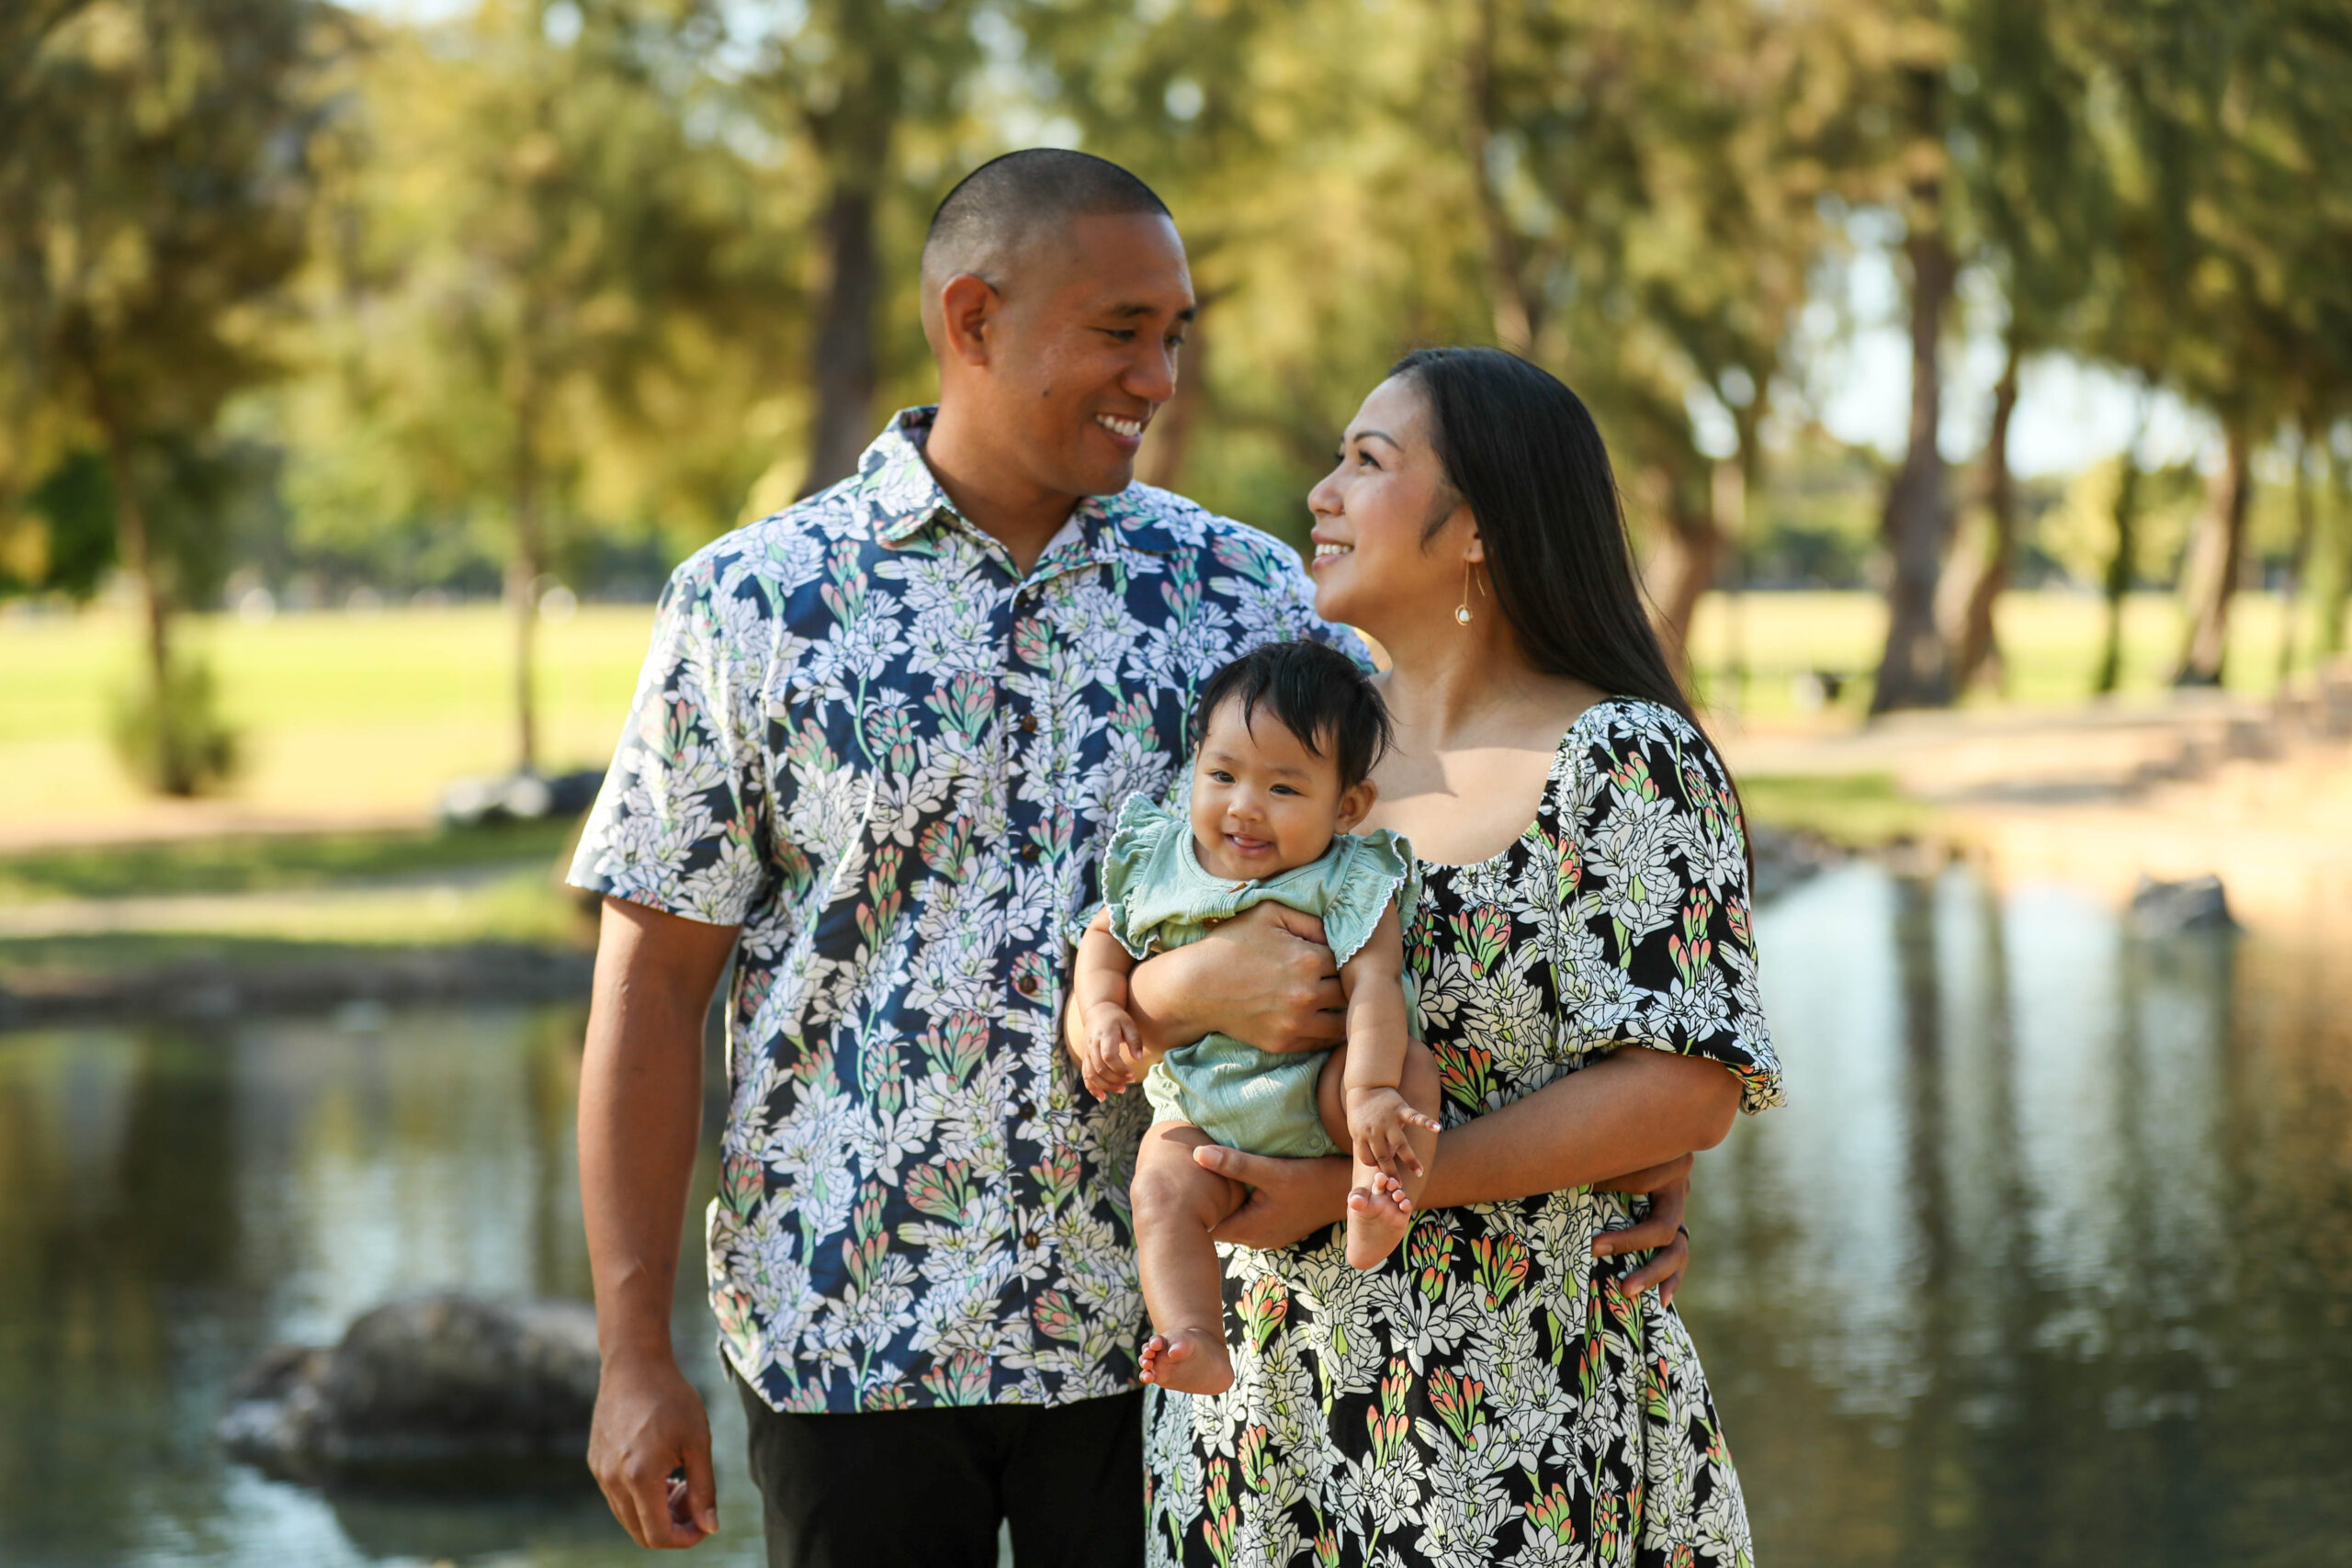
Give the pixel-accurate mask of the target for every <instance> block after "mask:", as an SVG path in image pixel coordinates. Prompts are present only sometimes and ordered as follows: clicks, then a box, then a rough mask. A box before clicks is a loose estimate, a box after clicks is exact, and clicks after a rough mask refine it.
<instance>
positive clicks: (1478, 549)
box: [1462, 524, 1487, 566]
mask: <svg viewBox="0 0 2352 1568" xmlns="http://www.w3.org/2000/svg"><path fill="white" fill-rule="evenodd" d="M1462 558H1463V559H1464V560H1466V561H1470V562H1473V563H1475V564H1476V565H1478V566H1484V565H1486V564H1487V536H1485V535H1484V534H1481V533H1480V532H1478V529H1477V525H1476V524H1473V525H1471V528H1470V543H1469V546H1468V547H1466V548H1465V549H1464V550H1463V552H1462Z"/></svg>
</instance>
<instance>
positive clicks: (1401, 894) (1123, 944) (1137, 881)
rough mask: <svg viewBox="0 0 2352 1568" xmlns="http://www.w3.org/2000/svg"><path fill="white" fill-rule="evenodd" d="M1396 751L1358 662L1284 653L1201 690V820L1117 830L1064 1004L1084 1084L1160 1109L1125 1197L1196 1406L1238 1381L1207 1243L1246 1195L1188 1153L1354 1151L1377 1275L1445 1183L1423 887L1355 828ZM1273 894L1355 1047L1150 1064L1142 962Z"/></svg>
mask: <svg viewBox="0 0 2352 1568" xmlns="http://www.w3.org/2000/svg"><path fill="white" fill-rule="evenodd" d="M1387 745H1388V713H1387V709H1386V708H1385V707H1384V706H1383V705H1382V704H1381V701H1380V694H1379V693H1377V692H1375V691H1374V689H1373V686H1372V682H1371V681H1370V679H1369V678H1368V677H1366V676H1365V675H1364V673H1363V671H1360V670H1358V669H1357V668H1356V666H1355V664H1354V663H1353V662H1352V661H1351V660H1349V659H1348V657H1347V656H1346V655H1345V654H1342V653H1340V652H1338V651H1337V650H1335V649H1329V648H1325V647H1323V646H1322V645H1320V644H1317V643H1310V642H1289V643H1277V644H1274V645H1272V646H1271V647H1267V648H1261V649H1258V650H1257V651H1256V652H1254V653H1251V654H1249V655H1246V656H1245V657H1243V658H1241V659H1238V660H1234V661H1233V662H1232V663H1231V664H1228V665H1227V666H1226V667H1225V668H1224V669H1223V670H1220V671H1217V673H1216V674H1215V675H1214V676H1212V677H1210V679H1209V682H1208V684H1207V685H1206V686H1205V687H1204V688H1203V690H1202V692H1201V694H1200V701H1199V705H1198V706H1197V708H1196V709H1195V712H1194V717H1193V777H1192V801H1191V808H1190V811H1189V814H1188V815H1187V816H1183V817H1180V816H1177V815H1176V814H1174V813H1173V812H1170V811H1167V810H1163V809H1161V808H1160V807H1157V806H1155V805H1153V804H1152V803H1151V802H1150V801H1148V800H1147V799H1146V798H1144V797H1143V796H1141V795H1137V796H1136V797H1135V798H1133V799H1131V800H1129V801H1128V802H1127V804H1126V808H1125V810H1124V811H1123V812H1121V813H1120V817H1119V825H1118V829H1117V831H1116V832H1115V833H1114V835H1113V836H1112V839H1111V846H1110V851H1109V854H1108V858H1107V861H1106V863H1105V864H1104V867H1103V910H1102V912H1101V913H1099V914H1098V915H1096V916H1095V918H1094V919H1093V922H1092V923H1091V924H1090V925H1089V926H1088V927H1087V929H1086V934H1085V936H1084V938H1083V939H1082V940H1081V941H1080V942H1079V948H1078V963H1077V972H1076V974H1075V976H1073V978H1072V984H1071V989H1070V1005H1071V1006H1072V1007H1075V1008H1077V1009H1078V1010H1079V1023H1080V1032H1081V1036H1082V1042H1083V1043H1082V1044H1081V1045H1080V1049H1079V1052H1078V1055H1079V1066H1080V1072H1081V1074H1082V1075H1083V1076H1084V1077H1085V1079H1086V1086H1087V1088H1088V1089H1090V1090H1091V1091H1092V1092H1093V1093H1094V1094H1096V1095H1097V1096H1108V1095H1111V1094H1114V1093H1117V1092H1118V1091H1119V1090H1121V1089H1125V1088H1126V1087H1127V1086H1128V1085H1130V1084H1132V1083H1134V1082H1135V1081H1136V1079H1137V1077H1141V1078H1142V1080H1143V1085H1144V1094H1145V1097H1146V1098H1147V1099H1148V1100H1149V1101H1150V1103H1151V1108H1152V1112H1153V1118H1154V1120H1153V1122H1152V1127H1151V1131H1150V1132H1149V1134H1147V1135H1146V1136H1145V1138H1144V1143H1143V1149H1142V1152H1141V1153H1140V1154H1139V1155H1138V1156H1137V1157H1136V1176H1135V1182H1134V1185H1133V1187H1132V1189H1131V1195H1132V1197H1133V1200H1134V1204H1135V1224H1136V1257H1137V1261H1138V1264H1139V1267H1140V1268H1141V1270H1142V1274H1143V1294H1144V1304H1145V1305H1146V1306H1148V1308H1149V1309H1150V1311H1151V1322H1152V1327H1153V1330H1154V1333H1153V1335H1152V1337H1151V1339H1150V1341H1149V1342H1148V1344H1146V1345H1145V1347H1144V1351H1143V1372H1142V1376H1143V1380H1144V1381H1145V1382H1156V1383H1159V1385H1160V1386H1162V1387H1163V1388H1170V1389H1176V1390H1179V1391H1182V1392H1183V1393H1219V1392H1222V1391H1223V1390H1225V1389H1227V1388H1230V1387H1231V1386H1232V1385H1233V1361H1232V1358H1231V1357H1230V1355H1228V1354H1227V1350H1226V1346H1225V1336H1224V1333H1223V1322H1224V1316H1225V1300H1224V1289H1223V1282H1222V1280H1221V1279H1220V1277H1219V1271H1218V1267H1217V1260H1216V1248H1215V1247H1213V1246H1212V1245H1211V1243H1210V1241H1209V1232H1210V1230H1211V1229H1212V1228H1213V1227H1215V1226H1216V1224H1218V1223H1219V1222H1220V1221H1222V1220H1224V1219H1225V1218H1226V1217H1227V1215H1229V1214H1231V1213H1233V1212H1234V1210H1236V1209H1237V1208H1238V1207H1240V1205H1241V1203H1242V1201H1243V1200H1244V1199H1245V1198H1247V1197H1248V1195H1249V1190H1248V1189H1247V1188H1246V1187H1244V1186H1243V1185H1242V1184H1241V1183H1239V1182H1238V1181H1235V1180H1232V1179H1229V1178H1227V1177H1224V1176H1219V1175H1217V1174H1216V1172H1214V1171H1211V1170H1207V1169H1204V1168H1202V1167H1201V1166H1199V1165H1198V1164H1196V1163H1194V1161H1193V1150H1195V1149H1197V1148H1200V1147H1202V1146H1203V1145H1208V1144H1213V1143H1214V1144H1224V1145H1227V1146H1228V1147H1232V1148H1238V1149H1247V1150H1249V1151H1250V1152H1251V1153H1253V1154H1261V1155H1274V1156H1285V1157H1291V1158H1302V1157H1308V1156H1319V1155H1335V1154H1340V1153H1348V1154H1351V1155H1352V1156H1353V1157H1354V1160H1355V1172H1354V1178H1353V1182H1352V1186H1353V1188H1354V1190H1353V1192H1352V1193H1351V1195H1350V1197H1349V1200H1348V1236H1347V1255H1348V1261H1349V1262H1350V1263H1351V1264H1352V1265H1354V1266H1355V1267H1356V1268H1358V1269H1371V1268H1375V1267H1377V1266H1378V1264H1379V1263H1380V1260H1381V1259H1382V1258H1385V1257H1386V1256H1387V1255H1388V1254H1389V1252H1390V1251H1391V1250H1393V1249H1394V1248H1395V1247H1396V1246H1397V1242H1398V1241H1400V1240H1402V1239H1403V1238H1404V1235H1405V1231H1406V1228H1407V1227H1408V1225H1409V1224H1411V1221H1412V1214H1413V1204H1414V1201H1415V1199H1417V1198H1418V1197H1419V1194H1420V1191H1421V1189H1422V1187H1423V1186H1424V1185H1425V1184H1426V1183H1427V1181H1428V1179H1429V1170H1430V1163H1431V1161H1432V1160H1433V1159H1434V1158H1435V1157H1436V1154H1437V1133H1438V1122H1437V1117H1436V1112H1437V1109H1438V1076H1437V1064H1436V1061H1435V1058H1433V1057H1432V1056H1431V1055H1430V1052H1429V1049H1428V1047H1426V1046H1424V1045H1422V1044H1421V1043H1419V1041H1417V1040H1415V1039H1414V1038H1413V1037H1412V1033H1411V1029H1412V1016H1413V1013H1412V1001H1411V998H1410V996H1409V993H1408V987H1409V986H1410V981H1409V980H1408V977H1407V976H1406V974H1405V942H1404V928H1403V915H1404V913H1405V911H1407V910H1409V909H1410V908H1412V903H1413V899H1414V897H1416V896H1417V894H1418V891H1419V880H1418V878H1417V877H1416V875H1415V874H1414V870H1413V853H1412V849H1411V846H1409V845H1408V844H1407V843H1406V842H1405V840H1402V839H1400V838H1398V837H1397V835H1395V834H1394V833H1387V832H1377V833H1370V834H1365V835H1363V836H1362V837H1355V836H1351V834H1350V833H1349V831H1348V829H1351V828H1353V827H1354V826H1355V825H1356V824H1357V823H1359V822H1361V821H1363V818H1364V817H1365V815H1366V814H1367V813H1368V812H1370V811H1371V810H1372V804H1373V799H1374V795H1375V794H1376V793H1377V791H1376V789H1375V786H1374V784H1373V783H1372V781H1371V779H1370V778H1369V777H1368V776H1367V775H1369V774H1370V773H1371V771H1372V766H1373V763H1374V761H1378V759H1379V756H1380V753H1381V752H1382V751H1383V750H1385V749H1386V748H1387ZM1269 899H1272V900H1273V901H1274V902H1276V903H1281V904H1286V905H1288V906H1290V907H1291V908H1295V909H1297V910H1300V911H1301V912H1303V913H1306V914H1309V915H1313V916H1316V917H1317V918H1318V919H1321V920H1322V922H1323V931H1324V936H1325V940H1326V942H1328V943H1329V946H1330V949H1331V955H1332V956H1333V957H1334V958H1335V959H1337V960H1338V961H1339V965H1340V988H1341V989H1342V990H1343V991H1344V992H1345V993H1346V995H1347V1043H1346V1045H1345V1046H1343V1047H1341V1048H1340V1049H1338V1050H1335V1051H1306V1052H1295V1053H1289V1054H1283V1055H1276V1054H1274V1053H1272V1052H1267V1051H1261V1050H1259V1049H1257V1048H1256V1047H1254V1046H1251V1045H1246V1044H1244V1043H1241V1042H1240V1041H1238V1040H1235V1039H1231V1038H1229V1037H1228V1036H1226V1035H1223V1034H1211V1035H1209V1036H1207V1037H1206V1038H1204V1039H1202V1040H1197V1041H1195V1042H1193V1043H1191V1044H1189V1045H1180V1046H1175V1047H1173V1048H1171V1049H1170V1050H1169V1051H1167V1052H1166V1053H1165V1054H1164V1055H1163V1056H1162V1057H1161V1058H1160V1059H1159V1060H1157V1061H1154V1060H1152V1059H1151V1057H1150V1056H1149V1055H1148V1053H1146V1052H1144V1051H1143V1049H1142V1045H1141V1036H1140V1034H1139V1032H1137V1030H1136V1022H1135V1020H1134V1018H1133V1017H1132V1016H1130V1015H1129V1013H1128V1012H1127V1010H1126V1002H1127V976H1128V975H1129V973H1130V972H1131V971H1132V970H1133V969H1134V967H1135V964H1136V961H1137V960H1139V959H1141V958H1144V957H1146V956H1148V954H1149V953H1153V952H1155V951H1158V950H1161V949H1165V948H1170V947H1181V946H1183V945H1184V944H1186V943H1188V942H1197V941H1199V940H1200V939H1201V938H1202V937H1203V936H1204V935H1205V934H1206V933H1207V931H1208V928H1209V927H1211V926H1213V925H1215V924H1216V923H1217V922H1218V921H1219V920H1223V919H1228V918H1230V917H1231V916H1233V915H1236V914H1238V913H1239V912H1240V911H1241V910H1243V909H1246V908H1250V906H1251V905H1253V904H1260V903H1263V902H1265V901H1267V900H1269Z"/></svg>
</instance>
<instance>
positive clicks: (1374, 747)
mask: <svg viewBox="0 0 2352 1568" xmlns="http://www.w3.org/2000/svg"><path fill="white" fill-rule="evenodd" d="M1237 698H1238V699H1239V701H1240V703H1241V722H1242V723H1243V724H1245V725H1247V724H1250V723H1251V722H1253V721H1254V720H1255V719H1256V717H1257V714H1258V709H1259V708H1260V707H1261V706H1263V707H1265V708H1267V709H1268V710H1269V711H1271V712H1272V714H1273V716H1274V717H1275V718H1276V719H1277V720H1278V721H1280V722H1281V724H1282V727H1283V728H1284V729H1287V730H1289V731H1290V732H1291V733H1292V734H1293V735H1295V736H1297V737H1298V739H1299V744H1300V745H1302V746H1305V747H1306V749H1307V750H1309V751H1312V752H1313V753H1315V755H1317V756H1318V757H1322V756H1329V757H1330V758H1331V759H1332V760H1333V761H1336V762H1338V763H1339V765H1340V788H1341V789H1353V788H1354V787H1355V786H1356V785H1357V784H1362V783H1363V781H1364V780H1365V779H1366V778H1368V777H1370V776H1371V774H1372V770H1373V765H1374V763H1376V762H1378V761H1380V758H1381V755H1382V753H1384V752H1385V751H1386V750H1388V748H1389V746H1390V744H1391V743H1392V742H1393V740H1394V739H1395V736H1394V734H1393V733H1392V730H1391V728H1390V725H1389V721H1388V705H1387V704H1385V703H1384V702H1382V701H1381V700H1380V694H1379V693H1378V692H1377V691H1375V690H1374V689H1373V684H1372V677H1371V676H1370V675H1368V674H1366V673H1364V671H1362V670H1360V669H1358V668H1357V667H1356V661H1355V660H1352V659H1350V658H1349V657H1348V656H1347V655H1346V654H1344V653H1341V652H1340V650H1339V649H1336V648H1331V647H1329V646H1327V645H1326V644H1323V643H1319V642H1270V643H1268V644H1266V646H1264V647H1263V648H1260V649H1252V650H1251V651H1250V652H1248V653H1245V654H1243V655H1242V656H1241V657H1240V658H1238V659H1237V660H1234V661H1233V662H1232V663H1230V664H1228V665H1227V666H1226V667H1225V668H1224V669H1222V670H1220V671H1217V672H1216V674H1214V675H1212V676H1210V677H1209V679H1208V684H1207V685H1205V686H1203V687H1202V688H1201V695H1200V701H1199V703H1198V705H1196V706H1194V708H1193V750H1195V751H1197V750H1200V748H1201V742H1202V740H1203V739H1206V737H1207V735H1208V731H1209V719H1210V717H1211V716H1213V715H1214V714H1215V713H1216V710H1217V709H1218V708H1220V707H1223V706H1224V705H1226V704H1227V703H1228V702H1231V701H1233V700H1235V699H1237Z"/></svg>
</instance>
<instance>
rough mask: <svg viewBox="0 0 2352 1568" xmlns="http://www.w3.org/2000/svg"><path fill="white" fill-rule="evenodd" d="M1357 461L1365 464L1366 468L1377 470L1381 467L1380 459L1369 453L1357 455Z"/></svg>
mask: <svg viewBox="0 0 2352 1568" xmlns="http://www.w3.org/2000/svg"><path fill="white" fill-rule="evenodd" d="M1356 461H1357V462H1359V463H1362V464H1363V466H1364V467H1365V468H1378V467H1380V461H1379V459H1378V458H1376V457H1374V456H1373V455H1372V454H1371V453H1369V452H1359V453H1357V454H1356Z"/></svg>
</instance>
